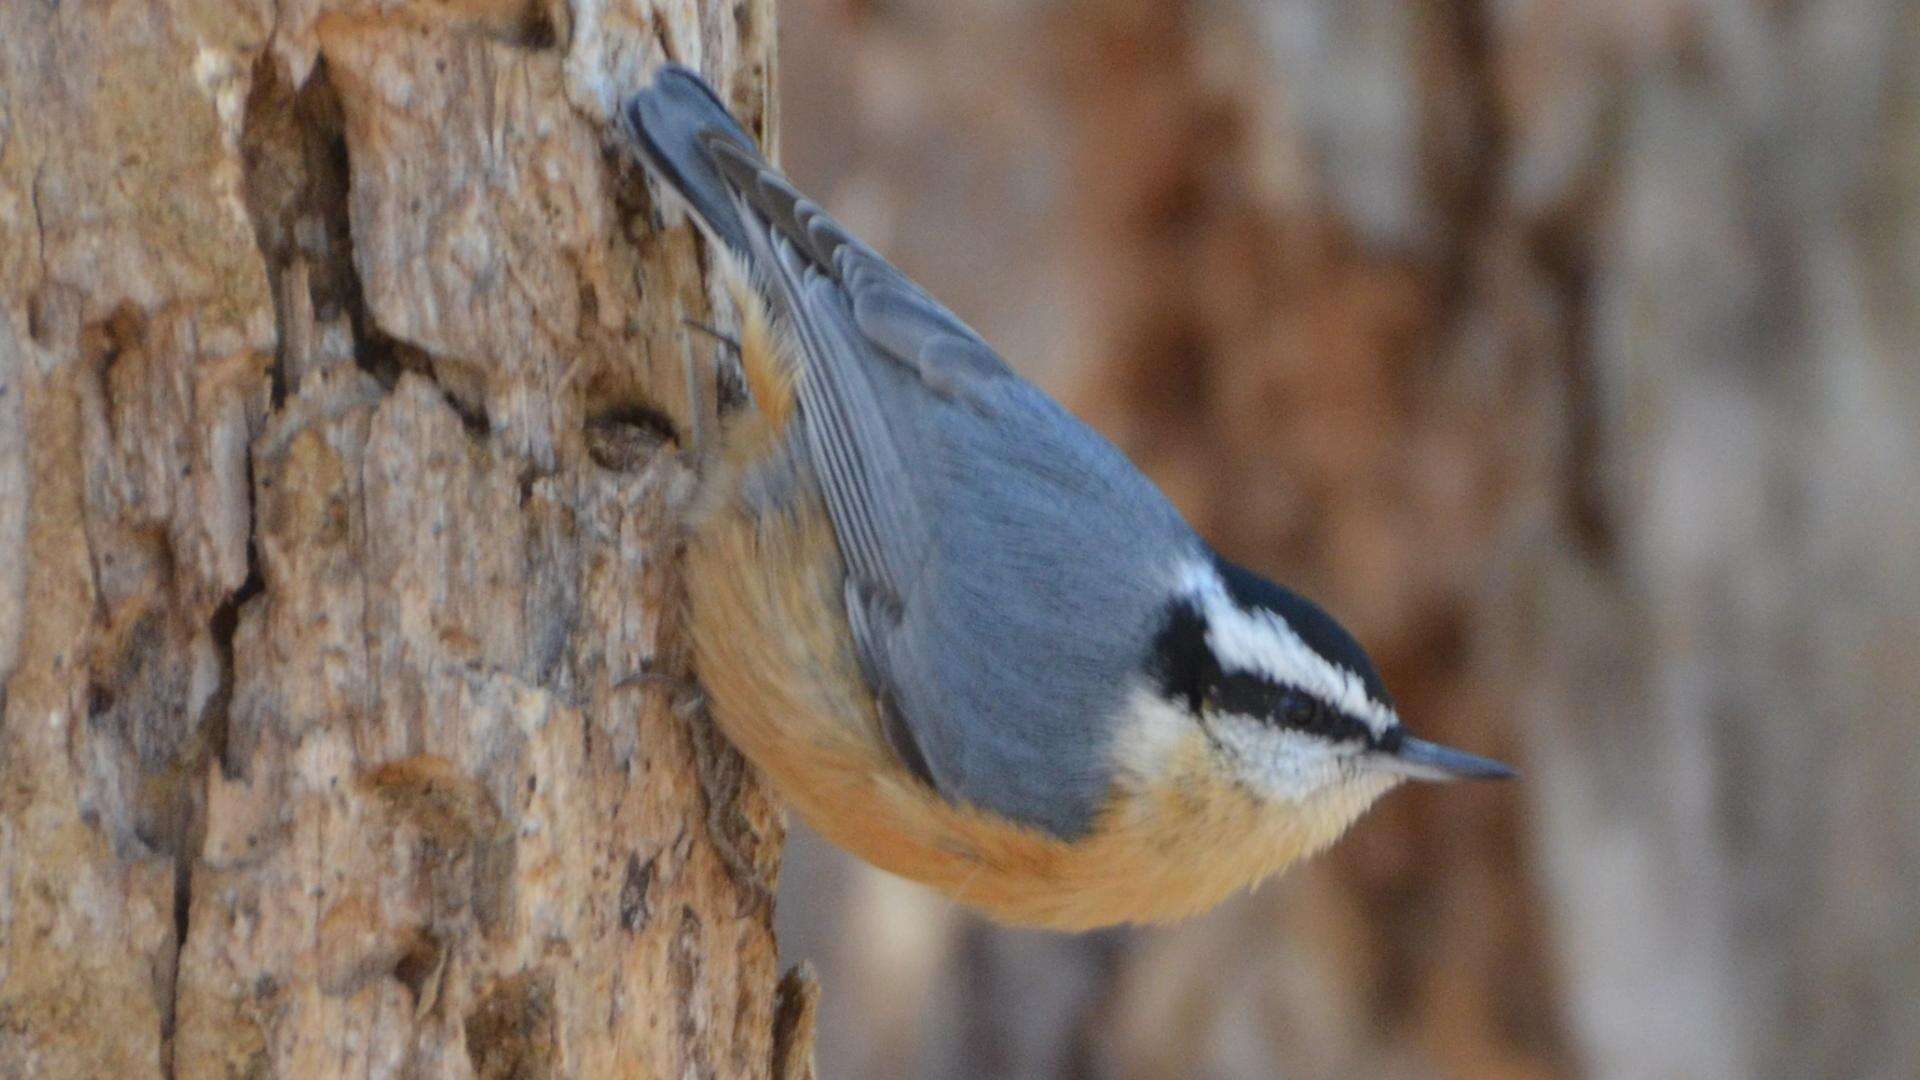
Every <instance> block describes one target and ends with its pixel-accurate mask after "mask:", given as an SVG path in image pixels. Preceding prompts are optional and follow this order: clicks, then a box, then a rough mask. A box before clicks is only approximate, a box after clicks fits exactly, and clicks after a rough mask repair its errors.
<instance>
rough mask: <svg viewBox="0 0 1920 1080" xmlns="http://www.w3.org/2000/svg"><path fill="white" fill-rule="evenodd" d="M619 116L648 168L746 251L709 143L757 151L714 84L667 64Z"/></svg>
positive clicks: (736, 213)
mask: <svg viewBox="0 0 1920 1080" xmlns="http://www.w3.org/2000/svg"><path fill="white" fill-rule="evenodd" d="M620 116H621V119H622V120H623V121H624V124H625V127H626V129H627V131H628V132H629V134H631V135H632V137H633V141H634V145H635V146H636V147H637V148H638V150H639V152H640V157H641V159H642V160H643V161H644V162H646V164H647V166H648V168H650V169H652V170H653V172H654V174H655V175H656V176H658V177H659V178H660V179H661V180H662V181H663V182H665V183H666V184H667V185H668V186H670V187H672V188H673V189H674V190H675V191H676V192H678V193H679V195H680V197H681V198H682V199H684V200H686V203H687V205H689V206H691V207H692V208H693V211H694V213H695V214H696V215H697V216H698V217H699V218H700V219H701V220H702V221H703V222H704V223H705V224H706V226H707V228H708V230H710V231H711V232H712V233H713V234H714V236H715V237H717V238H718V239H719V240H720V241H721V242H722V243H724V244H726V245H727V246H728V247H730V248H732V249H733V250H734V251H735V252H737V253H739V254H740V255H743V256H744V255H747V254H748V253H749V248H748V244H747V234H746V230H745V228H744V227H743V225H742V224H741V220H740V211H739V210H738V208H737V207H736V204H735V202H734V196H733V194H732V192H731V191H729V190H728V187H727V184H726V182H725V181H724V180H722V179H721V176H720V172H719V170H718V168H717V167H716V166H715V164H714V158H713V150H712V149H711V146H712V144H713V142H714V141H715V140H725V141H727V142H729V143H732V144H734V145H735V146H737V147H739V148H740V149H741V150H744V151H746V152H747V153H748V154H749V155H751V156H752V157H753V158H754V159H755V160H758V159H759V157H760V152H759V148H758V147H757V146H756V145H755V143H754V141H753V137H752V136H750V135H748V134H747V133H746V131H745V130H744V129H742V128H741V127H740V122H739V121H737V120H735V119H734V118H733V114H732V113H730V112H728V111H727V107H726V106H725V105H723V104H721V102H720V97H719V95H717V94H715V93H714V92H713V88H712V87H709V86H708V85H707V84H706V82H705V80H703V79H701V78H700V76H699V75H697V74H695V73H694V72H693V71H691V70H689V69H688V68H685V67H682V66H681V65H679V64H667V65H665V66H663V67H662V68H661V69H660V70H659V71H658V72H657V73H655V75H654V77H653V82H652V83H650V84H649V85H648V86H647V88H646V89H644V90H641V91H640V92H639V93H637V94H634V95H633V96H632V97H630V98H628V99H627V100H626V102H625V104H623V105H622V106H621V107H620Z"/></svg>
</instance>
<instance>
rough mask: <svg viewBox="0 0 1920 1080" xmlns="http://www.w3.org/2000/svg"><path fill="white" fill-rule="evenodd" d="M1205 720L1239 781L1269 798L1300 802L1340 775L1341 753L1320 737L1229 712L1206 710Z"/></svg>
mask: <svg viewBox="0 0 1920 1080" xmlns="http://www.w3.org/2000/svg"><path fill="white" fill-rule="evenodd" d="M1204 723H1205V725H1206V728H1207V731H1208V733H1209V734H1210V735H1211V736H1212V737H1213V739H1214V741H1215V742H1216V743H1218V744H1219V746H1220V748H1221V750H1222V751H1223V752H1224V753H1225V756H1226V757H1227V759H1228V760H1229V761H1231V762H1232V763H1233V765H1234V766H1235V768H1236V769H1237V771H1238V772H1239V774H1240V779H1241V780H1242V781H1243V782H1245V783H1246V784H1247V785H1248V786H1250V787H1252V788H1253V789H1254V790H1255V791H1257V792H1259V793H1260V794H1261V795H1263V796H1265V797H1267V798H1269V799H1273V800H1277V801H1283V802H1294V803H1298V802H1305V801H1306V800H1307V799H1308V798H1310V797H1312V796H1313V795H1315V794H1317V793H1319V792H1321V791H1324V790H1326V789H1327V788H1330V787H1332V786H1333V785H1334V784H1336V783H1338V782H1339V781H1340V779H1341V766H1340V761H1341V757H1342V755H1341V753H1340V751H1339V748H1338V747H1336V746H1335V745H1334V744H1333V743H1330V742H1328V741H1327V740H1325V739H1321V738H1316V737H1314V736H1312V735H1308V734H1306V733H1305V732H1300V731H1287V730H1285V729H1276V728H1275V727H1274V726H1273V725H1272V724H1271V723H1269V722H1267V721H1264V720H1261V719H1259V718H1258V717H1253V716H1240V715H1236V714H1233V713H1224V714H1221V713H1216V714H1210V715H1209V716H1208V717H1207V718H1206V720H1205V721H1204Z"/></svg>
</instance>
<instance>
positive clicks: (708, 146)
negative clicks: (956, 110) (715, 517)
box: [625, 68, 1198, 836]
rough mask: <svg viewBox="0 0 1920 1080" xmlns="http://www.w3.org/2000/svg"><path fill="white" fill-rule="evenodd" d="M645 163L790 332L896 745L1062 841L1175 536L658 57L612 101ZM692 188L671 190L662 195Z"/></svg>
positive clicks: (936, 775)
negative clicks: (632, 93)
mask: <svg viewBox="0 0 1920 1080" xmlns="http://www.w3.org/2000/svg"><path fill="white" fill-rule="evenodd" d="M625 112H626V115H627V116H628V117H629V118H630V120H631V123H632V125H633V126H634V127H635V128H636V129H637V144H638V147H639V149H640V151H641V153H642V155H643V156H644V157H646V158H647V160H648V161H649V162H650V163H651V164H652V165H653V166H654V169H655V172H656V173H657V174H658V175H660V176H661V177H662V178H663V179H664V180H666V181H667V182H668V183H670V184H673V185H674V186H676V187H678V188H681V189H682V193H683V194H685V195H687V196H688V202H689V203H690V204H691V205H692V206H693V207H694V209H695V210H696V211H697V212H698V213H699V215H700V216H701V217H702V219H703V220H705V221H706V222H707V224H708V226H709V228H710V229H711V231H712V232H713V233H714V234H715V235H716V236H717V237H718V238H719V239H720V240H721V241H722V242H724V243H726V244H727V245H728V246H730V247H732V248H733V249H734V250H736V251H737V252H739V253H740V254H741V255H743V256H744V257H745V258H746V260H747V262H748V264H749V266H750V267H751V268H752V270H753V272H754V273H755V275H756V278H757V283H758V284H759V286H760V287H761V289H762V292H763V293H764V294H765V295H766V296H767V297H768V299H769V300H770V302H771V303H772V305H773V306H774V309H775V313H776V316H777V317H779V318H781V319H782V320H783V321H784V322H785V324H786V325H787V326H788V328H789V329H790V330H791V332H792V334H793V336H794V338H795V339H796V340H797V342H798V343H799V345H800V351H801V353H802V354H803V356H802V371H801V373H800V378H799V379H798V382H797V392H798V396H799V424H798V426H799V428H800V431H801V439H802V446H803V447H804V451H805V453H804V457H805V459H806V462H807V464H808V466H809V467H810V468H811V470H812V471H813V473H814V474H815V476H816V478H817V479H818V482H819V486H820V490H821V492H822V495H823V498H824V501H825V503H826V506H827V513H828V517H829V519H830V520H831V522H832V524H833V528H834V534H835V537H836V538H837V539H838V541H839V544H840V549H841V554H842V556H843V558H844V561H845V563H846V570H847V582H846V590H845V600H846V608H847V621H848V625H849V627H850V629H851V631H852V634H853V637H854V642H855V646H856V649H857V652H858V654H859V659H860V663H861V668H862V671H863V674H865V675H866V677H867V678H868V680H869V682H870V683H871V684H872V685H873V687H874V690H875V695H876V698H877V699H878V701H879V702H880V707H881V712H882V722H883V724H884V725H885V728H886V735H887V738H888V740H889V742H890V743H891V744H892V745H893V748H894V750H895V753H896V754H897V755H898V756H899V757H900V758H901V759H902V761H903V762H904V763H906V764H907V766H908V767H909V768H912V769H913V770H914V771H915V772H917V773H919V774H920V775H921V776H922V777H923V778H924V779H926V780H928V782H929V783H931V784H932V785H933V786H934V787H935V788H936V789H938V790H939V791H940V792H941V793H942V794H944V795H946V796H948V797H949V798H952V799H955V800H958V801H964V802H970V803H973V804H976V805H979V806H983V807H986V808H988V809H991V810H994V811H997V812H999V813H1001V814H1004V815H1007V816H1009V817H1012V818H1014V819H1015V820H1019V821H1023V822H1026V823H1029V824H1032V825H1035V826H1038V827H1040V828H1043V829H1046V830H1048V831H1050V832H1053V833H1055V834H1057V835H1062V836H1072V835H1077V834H1079V833H1081V832H1083V831H1084V830H1085V829H1087V828H1089V827H1090V825H1091V823H1092V820H1093V817H1094V815H1095V814H1096V813H1097V812H1098V810H1099V808H1100V806H1101V804H1102V801H1103V799H1104V796H1105V794H1106V790H1107V786H1108V784H1109V782H1110V779H1111V775H1110V774H1111V765H1110V763H1109V754H1108V752H1107V746H1106V739H1107V736H1108V732H1107V731H1106V730H1104V729H1103V728H1102V727H1101V726H1100V721H1102V720H1104V719H1106V718H1108V717H1111V716H1112V715H1114V714H1115V713H1117V712H1118V711H1119V709H1120V708H1121V707H1122V701H1123V699H1124V696H1125V695H1126V694H1127V693H1128V692H1129V688H1130V685H1131V680H1133V679H1134V678H1136V677H1137V675H1138V673H1139V668H1140V663H1141V661H1142V660H1143V659H1144V656H1145V651H1146V648H1147V645H1148V641H1149V640H1150V638H1151V635H1152V633H1153V628H1154V626H1155V625H1156V623H1157V620H1158V619H1159V618H1161V617H1162V609H1161V605H1162V604H1163V602H1164V593H1163V592H1161V591H1159V590H1158V588H1157V587H1156V577H1155V576H1156V575H1158V574H1164V573H1165V572H1166V570H1167V563H1168V562H1169V561H1170V560H1171V558H1172V553H1173V551H1174V550H1175V549H1177V548H1178V547H1179V545H1181V544H1183V543H1184V544H1190V545H1195V546H1196V547H1197V544H1198V541H1197V540H1196V539H1194V538H1193V536H1192V533H1191V531H1190V530H1188V529H1187V527H1186V525H1185V523H1184V522H1182V521H1181V520H1180V518H1179V515H1178V514H1177V513H1175V512H1174V511H1173V509H1172V507H1171V506H1169V505H1168V504H1167V502H1166V500H1165V499H1164V498H1163V497H1162V496H1161V495H1160V493H1159V491H1158V490H1157V489H1155V488H1154V487H1153V485H1152V484H1150V483H1149V482H1147V480H1146V479H1145V478H1144V477H1142V476H1140V474H1139V473H1138V471H1137V470H1135V469H1134V468H1133V467H1132V465H1131V464H1129V463H1128V462H1127V461H1126V459H1125V458H1124V457H1122V456H1121V455H1120V453H1119V452H1118V451H1117V450H1115V449H1114V448H1113V447H1112V446H1111V445H1110V444H1108V443H1107V442H1106V441H1105V440H1104V439H1102V438H1100V436H1098V435H1097V434H1095V433H1094V432H1092V431H1090V430H1088V429H1087V428H1086V427H1085V426H1083V425H1081V424H1080V423H1079V422H1078V421H1076V420H1074V419H1073V418H1072V417H1071V416H1069V415H1067V414H1066V413H1065V412H1064V411H1063V410H1061V409H1060V408H1059V407H1058V406H1057V405H1056V404H1054V402H1053V401H1052V400H1051V399H1049V398H1047V397H1046V396H1045V395H1044V394H1041V393H1040V392H1039V391H1038V390H1036V389H1034V388H1033V387H1032V386H1031V385H1029V384H1028V383H1026V382H1025V381H1024V380H1022V379H1020V378H1019V377H1018V376H1016V375H1014V374H1013V373H1012V372H1011V371H1010V370H1009V369H1008V368H1007V367H1006V365H1005V364H1004V363H1003V362H1002V361H1001V359H1000V358H999V356H997V355H996V354H995V353H994V352H993V350H992V349H991V348H989V347H988V346H987V344H986V343H985V342H984V341H982V340H981V339H980V337H979V335H977V334H975V333H974V332H973V331H972V330H971V329H969V328H968V327H967V326H966V324H965V323H963V322H961V321H960V319H959V318H957V317H956V316H955V315H954V314H953V313H952V312H950V311H948V310H947V309H946V308H944V307H942V306H941V305H940V304H939V303H938V302H936V301H935V300H933V299H932V298H931V297H929V296H928V295H927V294H926V293H925V292H924V291H923V290H921V289H920V288H919V287H918V286H916V285H914V284H913V283H912V282H911V281H909V280H908V279H907V278H906V277H905V276H904V275H902V274H901V273H900V272H899V271H898V270H895V269H894V268H893V267H892V266H891V265H889V264H888V263H887V262H886V261H885V260H884V259H882V258H881V257H880V256H879V255H878V254H876V253H875V252H874V251H873V250H872V249H871V248H868V247H867V246H866V245H865V244H863V243H861V242H860V241H859V240H858V239H856V238H855V237H853V236H852V235H851V234H850V233H848V232H847V231H846V230H845V229H844V228H842V227H841V226H840V225H839V223H837V222H835V221H834V220H833V219H832V218H831V217H829V216H828V215H827V214H826V213H824V212H823V211H822V210H821V209H820V208H819V207H818V206H817V205H815V204H813V203H812V202H810V201H808V200H807V199H806V198H804V197H802V196H801V195H800V193H799V192H798V191H796V190H795V189H794V188H793V186H792V185H791V184H790V183H788V182H787V180H786V178H785V177H783V176H781V175H780V174H779V173H778V172H776V171H775V170H773V169H772V168H771V167H770V166H768V165H767V164H766V163H765V162H764V161H763V160H762V159H761V158H760V155H759V153H758V152H757V150H756V149H755V148H754V146H753V144H752V141H751V140H750V139H748V138H747V136H746V135H745V133H744V132H742V131H741V130H740V128H739V127H738V125H737V124H736V123H734V121H733V120H732V118H731V117H729V116H727V115H726V113H725V112H724V110H723V109H722V108H721V107H720V106H719V104H718V99H717V98H715V97H714V96H713V94H712V92H711V91H710V90H708V89H707V88H706V87H705V85H704V84H702V83H700V82H699V80H698V78H697V77H696V76H694V75H693V74H692V73H691V72H687V71H685V70H684V69H679V68H668V69H666V70H664V71H663V72H662V73H661V74H660V76H658V77H657V79H656V82H655V85H654V86H653V87H650V88H649V89H648V90H646V91H643V92H642V93H641V94H639V95H636V98H635V99H634V101H632V102H630V103H629V105H628V107H627V108H626V110H625ZM687 188H692V189H693V190H691V191H688V190H685V189H687Z"/></svg>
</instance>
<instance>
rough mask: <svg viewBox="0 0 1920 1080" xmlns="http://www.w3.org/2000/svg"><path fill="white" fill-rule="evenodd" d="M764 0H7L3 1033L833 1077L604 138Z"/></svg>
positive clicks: (54, 1040)
mask: <svg viewBox="0 0 1920 1080" xmlns="http://www.w3.org/2000/svg"><path fill="white" fill-rule="evenodd" d="M772 14H773V12H772V3H771V0H746V2H743V3H737V4H720V3H697V4H696V3H693V2H690V0H680V2H675V0H629V2H626V3H618V2H614V3H601V2H599V0H577V2H575V3H572V4H569V5H566V6H561V5H559V4H557V3H556V4H551V5H541V4H535V3H527V2H524V0H468V2H462V3H449V4H418V5H407V4H400V3H376V2H363V3H354V2H351V0H346V2H339V3H332V2H328V0H282V2H281V3H279V4H278V5H274V4H272V3H270V2H266V0H260V2H248V0H204V2H188V0H118V2H108V3H97V4H96V3H83V4H71V3H69V4H55V3H40V2H38V0H29V2H22V3H8V4H5V5H0V709H3V710H4V727H3V728H0V1074H4V1075H7V1076H125V1077H133V1076H148V1075H157V1074H164V1075H179V1076H226V1075H234V1076H242V1075H244V1076H326V1075H394V1074H397V1073H401V1072H405V1073H407V1074H408V1075H433V1076H442V1075H445V1076H463V1075H476V1076H501V1077H504V1076H516V1077H518V1076H548V1075H556V1076H558V1075H566V1076H594V1075H645V1076H674V1077H681V1076H756V1075H759V1076H764V1075H778V1076H800V1075H805V1074H807V1073H808V1072H809V1071H810V1068H811V1065H810V1058H811V1055H810V1045H811V1016H812V995H813V990H812V987H811V984H810V982H809V980H808V979H807V978H806V977H805V976H804V975H794V976H791V977H790V978H789V979H788V980H786V981H784V982H777V980H776V972H775V955H774V944H773V937H772V932H771V928H770V922H769V920H770V913H771V898H772V890H773V887H774V881H775V877H776V874H777V870H778V863H779V850H780V844H781V828H780V824H779V821H778V819H777V816H776V814H775V812H774V810H773V807H772V805H771V804H770V802H769V800H768V797H767V795H766V794H765V793H764V792H763V791H762V789H761V788H760V787H759V785H758V784H757V783H756V782H755V781H754V780H753V778H752V776H751V774H750V773H749V772H748V771H747V770H746V769H745V768H744V767H743V765H742V763H741V760H740V759H739V758H738V757H737V756H736V755H735V754H734V753H733V751H732V750H731V749H730V748H728V747H727V746H726V744H725V743H724V742H722V741H720V740H719V739H718V738H717V737H716V736H715V735H713V734H712V733H711V731H710V729H709V728H708V726H707V725H706V722H705V720H704V718H703V717H701V716H700V714H699V699H698V694H697V691H695V690H694V688H693V687H692V686H691V685H690V683H689V677H688V668H687V659H686V654H685V650H684V647H683V645H682V642H681V638H680V616H679V603H680V585H679V579H678V548H679V544H680V540H679V536H678V533H677V529H676V511H677V508H678V506H679V504H680V500H682V499H683V498H684V497H685V494H686V492H687V489H688V486H689V477H688V476H687V474H686V473H685V470H684V468H683V467H682V465H681V462H680V459H679V458H678V456H677V455H676V453H675V447H674V445H673V440H674V437H675V433H676V432H679V431H683V430H685V429H686V422H687V419H688V417H687V415H686V410H685V406H684V402H685V401H686V395H685V393H684V387H683V386H682V385H681V372H682V370H683V367H682V361H683V359H684V357H685V356H686V353H687V350H690V349H705V348H708V347H709V345H708V343H706V342H704V341H703V340H702V339H700V338H699V337H698V336H695V335H689V334H688V332H687V328H686V326H685V321H686V320H688V319H694V318H705V317H707V313H708V309H709V299H708V293H707V287H706V285H705V283H704V279H703V275H702V272H701V265H702V264H701V261H700V254H699V249H698V247H697V245H696V241H695V238H694V236H693V234H692V233H691V231H690V230H689V228H688V227H687V226H686V225H685V224H684V223H674V224H672V225H668V224H666V223H664V222H663V221H662V218H661V216H660V214H659V213H658V212H657V211H656V210H655V208H654V207H653V206H652V205H651V204H650V203H649V202H648V200H647V198H646V195H645V194H644V188H643V187H642V185H641V183H640V180H639V177H638V174H637V172H636V171H635V170H634V169H633V168H631V167H630V166H629V165H627V164H626V163H625V162H624V161H623V159H622V158H621V157H620V156H619V155H618V154H616V153H613V152H611V151H609V150H608V149H607V147H606V145H605V143H604V142H603V138H602V135H601V132H602V130H603V123H604V120H605V117H606V115H607V109H608V106H609V103H610V102H611V101H612V100H613V97H614V95H616V94H617V93H618V92H619V91H620V89H621V88H623V87H629V86H632V85H634V84H635V83H636V82H637V80H638V78H639V77H640V69H641V65H642V58H643V57H647V56H650V55H657V54H658V53H659V52H660V51H661V50H663V49H664V50H665V51H666V53H667V54H669V55H672V56H675V57H678V58H680V59H682V60H685V61H688V62H692V63H696V64H699V65H700V66H701V67H702V68H703V69H704V70H705V72H706V73H707V74H708V75H709V76H710V77H711V78H713V79H714V81H715V84H716V86H717V87H718V88H719V89H720V90H721V92H722V93H723V94H725V95H726V96H727V97H728V98H729V99H730V100H731V101H732V103H733V105H734V106H735V107H736V108H737V109H738V111H739V112H740V114H741V115H742V117H743V118H744V119H745V120H746V122H747V123H748V124H749V126H751V127H753V128H755V129H756V130H759V131H762V132H768V131H770V130H771V126H772V125H771V115H772V108H771V98H770V90H769V79H770V74H771V67H772V58H773V19H772Z"/></svg>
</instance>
